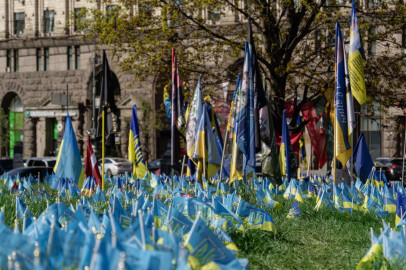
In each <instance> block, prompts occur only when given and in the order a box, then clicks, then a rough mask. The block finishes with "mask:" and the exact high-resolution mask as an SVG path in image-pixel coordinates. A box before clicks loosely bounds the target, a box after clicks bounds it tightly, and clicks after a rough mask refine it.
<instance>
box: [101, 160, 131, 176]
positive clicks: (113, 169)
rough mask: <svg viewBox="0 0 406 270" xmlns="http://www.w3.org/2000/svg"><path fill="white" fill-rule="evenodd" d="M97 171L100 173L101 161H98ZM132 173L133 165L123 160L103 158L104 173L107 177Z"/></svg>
mask: <svg viewBox="0 0 406 270" xmlns="http://www.w3.org/2000/svg"><path fill="white" fill-rule="evenodd" d="M98 164H99V170H100V172H101V171H102V160H101V159H99V161H98ZM126 172H128V173H132V172H133V163H132V162H131V161H129V160H128V159H125V158H116V157H108V158H104V173H106V174H107V175H108V176H109V177H111V176H113V175H119V174H124V173H126Z"/></svg>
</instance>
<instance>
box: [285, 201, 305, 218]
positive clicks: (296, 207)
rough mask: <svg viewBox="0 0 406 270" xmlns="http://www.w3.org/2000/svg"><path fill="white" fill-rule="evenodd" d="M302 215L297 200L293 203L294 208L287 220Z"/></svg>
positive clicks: (291, 209)
mask: <svg viewBox="0 0 406 270" xmlns="http://www.w3.org/2000/svg"><path fill="white" fill-rule="evenodd" d="M301 215H302V212H301V211H300V208H299V205H298V204H297V202H296V200H295V201H294V202H293V204H292V207H291V208H290V210H289V213H288V215H287V216H286V218H298V217H300V216H301Z"/></svg>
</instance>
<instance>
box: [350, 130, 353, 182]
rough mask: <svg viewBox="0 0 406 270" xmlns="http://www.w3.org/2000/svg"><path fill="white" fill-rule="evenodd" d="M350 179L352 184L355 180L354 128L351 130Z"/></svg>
mask: <svg viewBox="0 0 406 270" xmlns="http://www.w3.org/2000/svg"><path fill="white" fill-rule="evenodd" d="M350 162H351V163H350V180H351V185H352V184H353V182H354V177H353V169H354V130H353V131H352V132H351V157H350Z"/></svg>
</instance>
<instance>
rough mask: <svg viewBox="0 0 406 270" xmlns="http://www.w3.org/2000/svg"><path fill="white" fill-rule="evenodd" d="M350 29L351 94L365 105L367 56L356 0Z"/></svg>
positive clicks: (349, 67) (349, 64) (349, 66)
mask: <svg viewBox="0 0 406 270" xmlns="http://www.w3.org/2000/svg"><path fill="white" fill-rule="evenodd" d="M350 29H351V34H350V50H349V54H348V69H349V77H350V83H351V92H352V94H353V95H354V97H355V98H356V99H357V100H358V103H359V104H363V103H364V102H365V101H366V99H367V93H366V87H365V76H364V62H365V54H364V50H363V47H362V39H361V35H360V33H359V28H358V18H357V11H356V10H355V5H354V0H352V10H351V27H350Z"/></svg>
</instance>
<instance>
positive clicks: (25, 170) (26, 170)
mask: <svg viewBox="0 0 406 270" xmlns="http://www.w3.org/2000/svg"><path fill="white" fill-rule="evenodd" d="M52 170H53V168H52V167H45V166H42V167H21V168H17V169H13V170H11V171H9V172H7V174H8V175H9V176H10V177H11V178H16V177H17V175H19V176H20V178H23V177H29V176H30V175H32V177H34V178H35V179H36V180H37V181H38V174H39V181H40V182H44V180H45V177H46V175H47V173H48V174H52Z"/></svg>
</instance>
